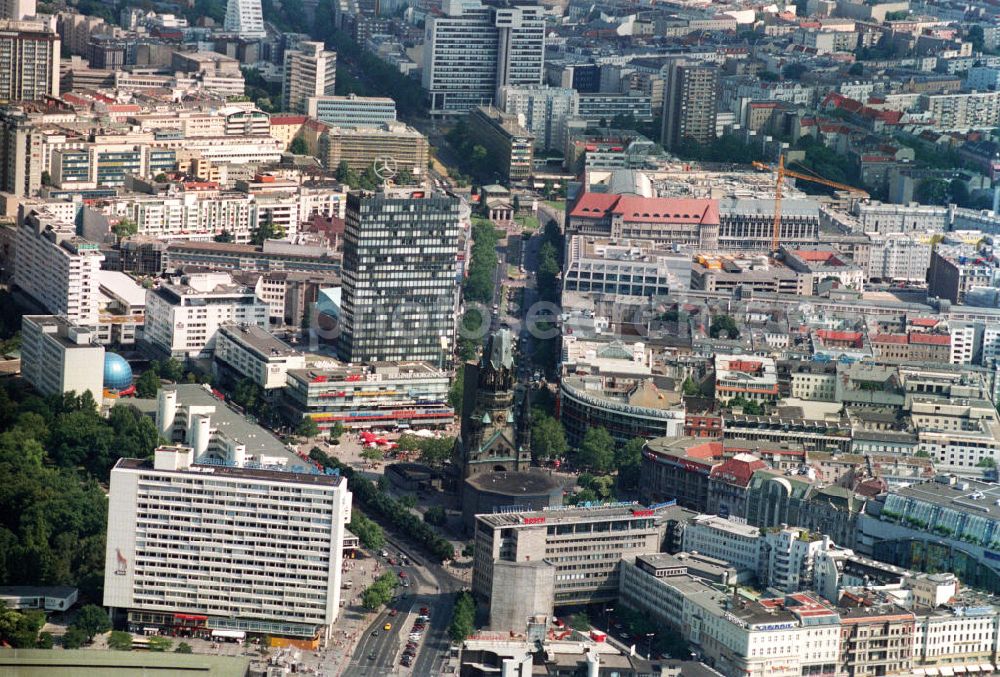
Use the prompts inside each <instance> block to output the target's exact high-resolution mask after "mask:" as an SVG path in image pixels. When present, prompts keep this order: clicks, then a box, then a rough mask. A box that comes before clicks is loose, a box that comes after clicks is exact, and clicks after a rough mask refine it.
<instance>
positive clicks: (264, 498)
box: [104, 446, 351, 645]
mask: <svg viewBox="0 0 1000 677" xmlns="http://www.w3.org/2000/svg"><path fill="white" fill-rule="evenodd" d="M350 505H351V494H350V492H349V491H348V490H347V481H346V480H345V479H344V478H343V477H340V476H337V475H318V474H308V473H307V471H306V470H305V469H304V468H302V469H300V471H283V470H277V469H273V470H272V469H258V468H251V467H249V466H239V465H218V464H204V463H198V459H197V457H196V455H195V453H194V451H193V450H192V449H191V448H190V447H184V446H167V447H160V448H158V449H157V450H156V452H155V456H154V460H153V461H152V462H150V461H146V460H141V459H132V458H123V459H120V460H119V461H118V463H117V464H116V465H115V467H114V468H113V469H112V471H111V491H110V497H109V511H108V512H109V515H110V521H109V523H108V538H107V550H106V555H105V567H104V570H105V578H104V606H106V607H109V608H110V609H111V611H112V614H113V615H115V616H117V617H120V618H124V619H125V620H126V622H127V627H128V629H129V630H132V631H133V632H142V631H143V630H144V628H148V627H154V628H157V629H158V630H161V631H164V632H167V633H179V634H182V635H185V634H190V635H192V636H196V637H202V638H210V637H211V636H213V633H218V632H219V631H234V632H244V633H255V634H261V635H265V634H266V635H278V636H285V637H292V638H297V639H304V640H307V641H310V640H311V641H315V642H317V645H318V640H319V638H320V637H323V638H326V639H329V638H330V636H331V632H332V626H333V624H334V623H335V621H336V620H337V618H338V616H339V613H340V595H341V591H340V580H341V566H342V557H343V555H342V542H343V539H344V531H345V527H344V525H345V522H346V521H348V520H349V519H350Z"/></svg>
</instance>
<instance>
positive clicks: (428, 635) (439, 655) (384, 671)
mask: <svg viewBox="0 0 1000 677" xmlns="http://www.w3.org/2000/svg"><path fill="white" fill-rule="evenodd" d="M393 545H395V544H393ZM404 550H407V549H405V548H404ZM416 562H419V563H416ZM416 562H414V561H413V560H411V564H410V565H408V566H395V567H391V569H392V570H395V571H400V570H402V571H404V572H406V577H407V579H408V580H409V582H410V587H408V588H404V587H400V588H398V598H397V600H396V601H394V602H392V603H391V604H390V606H389V609H392V608H395V609H396V610H397V615H396V616H390V615H389V609H386V610H384V611H381V612H380V613H379V614H377V615H376V616H375V619H374V620H373V621H372V622H371V624H370V625H369V626H368V628H366V629H365V634H364V636H363V637H362V639H361V640H360V642H359V643H358V645H357V647H356V648H355V650H354V654H353V656H352V658H351V662H350V664H349V665H348V667H347V669H346V670H345V671H344V673H343V674H344V675H345V677H347V676H350V677H355V676H357V677H376V676H377V675H378V676H381V675H390V674H395V675H408V674H409V675H414V677H417V676H419V677H425V676H427V675H435V674H440V670H441V666H442V663H443V662H444V661H445V660H446V657H447V655H448V651H449V647H450V644H451V642H450V640H449V638H448V633H447V630H448V624H449V623H450V622H451V613H452V607H453V606H454V598H455V592H457V591H459V590H461V589H462V587H463V586H464V583H463V582H462V581H461V580H460V579H458V578H456V577H454V576H452V575H451V574H450V573H449V572H448V571H446V570H445V569H444V568H443V567H442V566H440V565H439V564H434V563H430V562H427V561H425V560H424V559H423V558H422V557H421V558H419V559H418V560H416ZM424 606H426V607H428V609H430V617H431V620H430V623H429V624H428V625H427V629H426V630H425V631H424V636H423V638H422V640H421V644H420V645H419V648H418V650H417V655H416V659H415V660H414V661H413V664H412V665H411V666H410V667H409V668H406V667H404V666H402V665H401V664H400V662H399V661H400V657H401V656H402V651H403V647H404V646H406V642H407V639H408V637H409V634H410V630H411V628H412V627H413V623H414V622H415V621H416V618H417V616H418V615H419V609H420V607H424ZM386 623H391V624H392V629H391V630H389V631H388V632H386V631H385V629H384V626H385V624H386ZM374 632H377V633H378V634H377V635H373V634H372V633H374Z"/></svg>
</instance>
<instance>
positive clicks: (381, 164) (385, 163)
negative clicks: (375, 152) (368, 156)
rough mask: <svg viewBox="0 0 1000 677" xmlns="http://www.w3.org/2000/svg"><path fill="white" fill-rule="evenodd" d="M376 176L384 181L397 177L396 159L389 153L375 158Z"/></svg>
mask: <svg viewBox="0 0 1000 677" xmlns="http://www.w3.org/2000/svg"><path fill="white" fill-rule="evenodd" d="M374 169H375V176H377V177H378V178H380V179H382V181H384V182H389V181H392V180H393V179H394V178H396V174H397V170H396V159H395V158H393V157H390V156H388V155H384V156H381V157H377V158H375V162H374Z"/></svg>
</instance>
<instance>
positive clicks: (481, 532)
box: [472, 503, 694, 607]
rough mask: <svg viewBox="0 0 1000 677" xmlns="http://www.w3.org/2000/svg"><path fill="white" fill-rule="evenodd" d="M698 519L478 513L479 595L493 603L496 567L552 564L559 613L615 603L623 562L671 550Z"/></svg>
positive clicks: (581, 512) (635, 511)
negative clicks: (685, 523)
mask: <svg viewBox="0 0 1000 677" xmlns="http://www.w3.org/2000/svg"><path fill="white" fill-rule="evenodd" d="M693 514H694V513H692V512H690V511H688V510H684V509H683V508H679V507H677V506H676V504H674V503H669V504H662V505H660V506H655V507H652V508H647V507H645V506H642V505H639V504H638V503H620V504H610V505H600V506H594V507H567V508H552V509H548V510H539V511H528V512H500V513H494V514H489V515H477V516H476V537H475V554H474V556H473V573H472V591H473V593H474V594H475V595H477V596H479V597H480V598H482V599H490V596H491V595H492V592H493V588H494V586H493V576H494V569H493V565H494V563H495V562H498V561H503V562H525V563H527V562H538V561H541V560H545V561H547V562H550V563H551V564H553V565H554V566H555V573H554V576H555V595H554V604H555V606H556V607H559V606H568V605H574V604H591V603H594V602H609V601H612V600H614V599H616V598H617V595H618V571H619V564H620V561H621V559H622V557H624V556H626V555H643V554H650V553H657V552H660V551H661V550H662V549H666V548H665V546H667V545H668V543H669V542H672V541H673V540H674V539H675V538H676V537H677V536H675V534H677V535H679V529H677V530H676V531H675V529H676V527H677V526H678V525H679V524H680V522H681V521H682V520H686V519H687V518H688V517H691V516H693ZM678 545H679V544H678ZM586 553H589V554H586Z"/></svg>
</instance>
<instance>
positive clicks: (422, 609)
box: [420, 606, 431, 616]
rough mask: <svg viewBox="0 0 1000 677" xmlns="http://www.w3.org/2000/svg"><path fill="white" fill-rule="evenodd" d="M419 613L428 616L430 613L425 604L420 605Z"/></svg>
mask: <svg viewBox="0 0 1000 677" xmlns="http://www.w3.org/2000/svg"><path fill="white" fill-rule="evenodd" d="M420 615H421V616H430V615H431V610H430V609H428V608H427V607H425V606H422V607H420Z"/></svg>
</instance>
